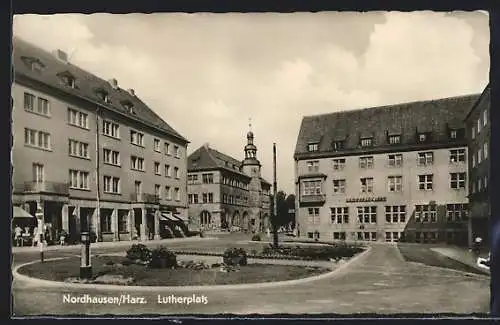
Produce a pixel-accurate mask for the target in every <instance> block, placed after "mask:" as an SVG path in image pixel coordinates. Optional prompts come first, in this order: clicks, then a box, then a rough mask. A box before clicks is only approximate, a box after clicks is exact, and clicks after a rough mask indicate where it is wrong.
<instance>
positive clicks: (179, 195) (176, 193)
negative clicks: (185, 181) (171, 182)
mask: <svg viewBox="0 0 500 325" xmlns="http://www.w3.org/2000/svg"><path fill="white" fill-rule="evenodd" d="M174 195H175V200H176V201H180V200H181V192H180V191H179V188H178V187H176V188H175V189H174Z"/></svg>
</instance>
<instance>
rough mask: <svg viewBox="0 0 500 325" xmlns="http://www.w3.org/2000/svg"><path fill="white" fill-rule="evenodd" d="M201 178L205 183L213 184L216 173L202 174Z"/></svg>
mask: <svg viewBox="0 0 500 325" xmlns="http://www.w3.org/2000/svg"><path fill="white" fill-rule="evenodd" d="M201 179H202V181H203V183H204V184H213V182H214V174H211V173H210V174H202V175H201Z"/></svg>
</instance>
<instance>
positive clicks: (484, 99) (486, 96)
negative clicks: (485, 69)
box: [465, 84, 491, 120]
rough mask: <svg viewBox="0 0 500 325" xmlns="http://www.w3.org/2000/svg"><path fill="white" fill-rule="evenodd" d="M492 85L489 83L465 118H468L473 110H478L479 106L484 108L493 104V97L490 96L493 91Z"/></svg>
mask: <svg viewBox="0 0 500 325" xmlns="http://www.w3.org/2000/svg"><path fill="white" fill-rule="evenodd" d="M490 90H491V87H490V84H488V85H487V86H486V87H485V88H484V90H483V92H482V93H481V96H480V97H479V98H478V100H477V101H476V103H475V104H474V105H472V106H471V108H470V110H469V112H468V113H467V116H466V117H465V120H467V119H468V118H469V117H470V116H471V114H472V112H474V111H475V110H476V108H479V109H483V108H485V107H489V106H490V105H491V102H490V101H491V98H490V96H491V95H490V93H491V91H490Z"/></svg>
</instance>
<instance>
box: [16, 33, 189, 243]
mask: <svg viewBox="0 0 500 325" xmlns="http://www.w3.org/2000/svg"><path fill="white" fill-rule="evenodd" d="M13 62H14V71H15V79H14V83H13V86H12V99H13V153H12V155H13V187H14V188H13V197H12V200H13V204H14V205H17V206H21V207H23V208H24V209H25V210H27V211H29V212H31V213H32V214H34V213H35V211H36V210H41V211H42V212H43V214H44V220H45V223H46V224H50V225H51V226H52V227H51V229H53V232H54V233H56V232H57V231H59V230H65V231H67V232H68V233H69V235H70V238H72V239H74V240H78V237H79V234H80V232H82V231H84V230H89V228H90V231H93V232H94V233H95V234H96V235H97V238H98V239H99V240H104V241H107V240H129V239H131V238H133V237H134V236H136V235H138V236H140V237H142V238H143V239H147V238H151V237H153V236H154V237H156V238H158V237H159V236H160V219H161V213H162V211H169V212H170V213H172V212H173V213H174V214H177V215H178V216H179V217H180V218H184V219H186V220H187V195H186V190H187V169H186V166H187V163H186V150H187V145H188V141H187V140H186V139H185V138H184V137H183V136H181V135H180V134H179V133H178V132H177V131H175V130H174V129H173V128H172V127H170V126H169V125H168V124H167V123H166V122H165V121H164V120H162V119H161V118H160V117H159V116H158V115H157V114H156V113H155V112H154V111H152V110H151V109H150V108H149V107H148V106H147V105H146V104H145V103H143V102H142V101H141V100H140V99H139V97H138V96H137V95H136V94H135V92H134V91H133V90H132V89H129V90H124V89H122V88H120V87H119V86H118V82H117V81H116V80H115V79H111V80H110V81H105V80H103V79H101V78H99V77H97V76H95V75H93V74H91V73H89V72H87V71H85V70H83V69H81V68H79V67H77V66H75V65H73V64H71V63H70V62H68V59H67V55H66V54H65V53H64V52H63V51H60V50H57V51H55V52H54V53H49V52H46V51H44V50H42V49H40V48H38V47H36V46H34V45H32V44H30V43H27V42H25V41H23V40H21V39H18V38H17V37H15V38H14V40H13Z"/></svg>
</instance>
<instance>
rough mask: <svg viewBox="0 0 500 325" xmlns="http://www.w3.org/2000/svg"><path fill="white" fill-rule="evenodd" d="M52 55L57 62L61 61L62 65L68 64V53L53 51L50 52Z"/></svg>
mask: <svg viewBox="0 0 500 325" xmlns="http://www.w3.org/2000/svg"><path fill="white" fill-rule="evenodd" d="M52 54H54V56H55V57H56V58H57V59H58V60H59V61H62V62H64V63H68V53H66V52H64V51H63V50H59V49H57V50H55V51H53V52H52Z"/></svg>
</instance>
